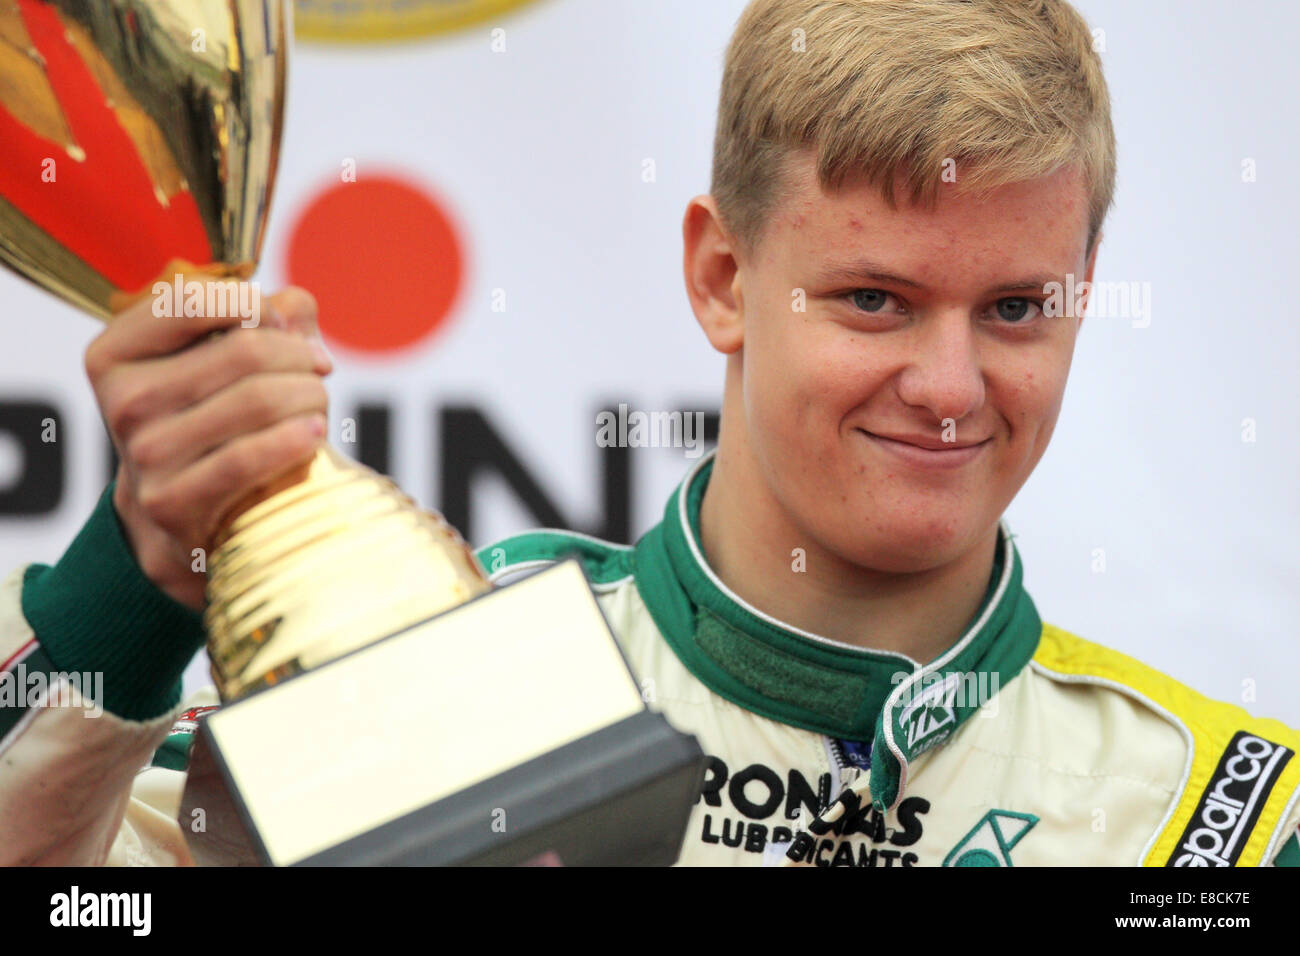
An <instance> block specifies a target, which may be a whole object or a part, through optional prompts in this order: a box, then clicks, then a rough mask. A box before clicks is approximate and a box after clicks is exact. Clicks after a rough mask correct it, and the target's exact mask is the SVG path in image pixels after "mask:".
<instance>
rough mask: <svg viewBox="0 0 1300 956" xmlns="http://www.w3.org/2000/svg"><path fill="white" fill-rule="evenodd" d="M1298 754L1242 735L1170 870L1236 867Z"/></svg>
mask: <svg viewBox="0 0 1300 956" xmlns="http://www.w3.org/2000/svg"><path fill="white" fill-rule="evenodd" d="M1292 756H1294V752H1293V751H1291V750H1289V749H1287V748H1286V747H1283V746H1282V745H1281V744H1275V743H1273V742H1271V741H1268V740H1265V739H1264V738H1263V737H1254V736H1251V735H1250V734H1248V733H1246V732H1245V731H1238V732H1237V733H1236V735H1234V736H1233V738H1232V741H1231V742H1230V743H1229V744H1228V749H1227V750H1225V751H1224V752H1223V757H1222V758H1220V760H1219V766H1218V767H1217V768H1216V769H1215V771H1214V776H1213V777H1211V778H1210V784H1209V786H1208V787H1206V788H1205V792H1204V793H1202V794H1201V802H1200V803H1199V804H1197V806H1196V812H1195V813H1193V814H1192V819H1191V822H1189V823H1188V824H1187V829H1186V830H1184V831H1183V837H1182V839H1181V840H1180V841H1179V845H1178V849H1176V850H1175V851H1174V853H1173V856H1171V857H1170V858H1169V863H1168V864H1166V865H1168V866H1232V865H1233V864H1234V863H1236V862H1237V858H1238V857H1239V856H1241V851H1242V850H1243V849H1244V848H1245V846H1246V841H1247V839H1248V838H1249V836H1250V831H1251V830H1252V829H1253V828H1254V826H1255V821H1256V820H1257V819H1259V812H1260V810H1262V809H1263V808H1264V804H1265V802H1266V801H1267V800H1268V795H1269V791H1271V790H1272V789H1273V785H1274V784H1275V783H1276V782H1277V778H1278V777H1279V776H1281V774H1282V768H1283V767H1285V766H1286V762H1287V761H1288V760H1290V759H1291V757H1292Z"/></svg>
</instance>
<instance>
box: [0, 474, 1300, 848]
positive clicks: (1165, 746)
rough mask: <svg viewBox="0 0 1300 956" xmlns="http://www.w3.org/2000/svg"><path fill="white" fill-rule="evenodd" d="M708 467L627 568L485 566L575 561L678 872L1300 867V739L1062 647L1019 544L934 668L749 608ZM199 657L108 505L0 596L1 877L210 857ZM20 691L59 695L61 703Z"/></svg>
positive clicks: (568, 545) (1082, 650) (498, 560)
mask: <svg viewBox="0 0 1300 956" xmlns="http://www.w3.org/2000/svg"><path fill="white" fill-rule="evenodd" d="M711 468H712V456H707V457H704V458H702V459H701V460H700V462H699V463H697V464H696V465H695V466H694V467H693V468H692V469H691V471H690V473H689V474H688V475H687V476H686V478H685V479H684V480H683V482H682V484H681V485H680V486H679V487H678V489H677V490H676V491H675V492H674V493H673V495H672V497H671V498H670V499H669V501H668V505H667V508H666V510H665V513H664V519H663V521H662V522H661V523H660V524H659V525H657V526H656V527H655V528H653V529H652V530H651V531H650V532H648V533H647V534H646V535H645V536H644V537H642V538H641V539H640V540H639V541H638V542H637V544H636V545H635V546H633V547H627V546H621V545H613V544H609V543H606V542H602V541H598V540H596V539H594V538H590V537H587V536H585V535H580V534H574V533H570V532H565V531H549V530H547V531H537V532H530V533H526V534H522V535H517V536H514V537H511V538H508V539H506V540H504V541H501V542H499V543H497V544H495V545H490V546H488V547H486V548H483V549H482V550H480V551H479V558H480V560H481V561H482V562H483V565H484V567H485V568H488V569H489V570H490V571H491V572H492V575H493V578H494V580H498V581H505V580H508V579H510V578H511V577H513V576H515V575H516V574H518V573H520V572H523V571H527V570H531V569H535V568H539V567H542V566H544V565H545V564H547V563H549V562H552V561H555V560H557V559H560V558H564V557H567V556H570V555H574V554H576V555H577V556H578V557H579V558H580V559H581V561H582V564H583V567H584V568H585V570H586V572H587V575H588V577H589V579H590V580H591V583H592V586H593V588H594V589H595V591H596V594H597V597H598V599H599V602H600V605H601V607H602V609H603V610H604V612H605V615H606V617H607V618H608V620H609V622H610V625H611V627H612V628H613V630H614V632H615V635H616V637H617V638H618V641H619V643H620V645H621V647H622V649H623V651H624V654H625V655H626V657H627V659H628V662H629V664H630V665H631V667H632V670H633V672H634V674H635V675H636V678H637V680H638V682H639V684H640V686H641V688H642V691H643V695H644V697H645V698H646V700H647V702H648V703H649V705H650V706H651V707H652V708H654V709H656V710H659V711H662V712H663V713H664V714H665V716H666V717H667V718H668V720H669V721H670V722H671V723H672V724H673V725H674V726H675V727H677V728H678V729H679V730H682V731H685V732H687V733H691V734H694V735H695V736H696V737H697V738H698V739H699V741H700V744H701V745H702V747H703V749H704V751H705V753H706V754H707V755H708V759H707V766H706V769H705V774H704V780H703V785H702V788H701V792H700V795H699V797H698V799H697V800H696V803H695V806H694V808H693V810H692V813H691V816H690V821H689V824H688V827H687V830H686V835H685V840H684V843H683V846H682V850H681V855H680V857H679V860H678V863H679V864H685V865H746V866H757V865H805V866H808V865H813V866H872V867H890V866H900V867H910V866H1011V865H1020V866H1025V865H1039V866H1041V865H1061V864H1064V865H1083V866H1099V865H1109V866H1130V865H1146V866H1229V865H1235V866H1260V865H1268V864H1273V865H1279V866H1298V865H1300V841H1298V840H1297V835H1296V834H1297V826H1298V825H1300V760H1298V759H1296V751H1297V749H1300V733H1297V731H1295V730H1293V729H1292V728H1290V727H1287V726H1285V725H1284V724H1281V723H1279V722H1277V721H1274V720H1268V719H1262V718H1256V717H1252V716H1251V715H1249V714H1248V713H1246V711H1244V710H1242V709H1241V708H1239V707H1236V706H1233V705H1230V704H1225V703H1219V702H1217V701H1212V700H1209V699H1207V698H1205V697H1203V696H1201V695H1200V694H1198V693H1196V692H1195V691H1192V690H1190V689H1189V688H1187V687H1185V686H1183V685H1182V684H1179V683H1178V682H1176V681H1174V680H1173V679H1171V678H1169V677H1168V676H1166V675H1164V674H1162V673H1160V672H1158V671H1155V670H1153V669H1151V668H1149V667H1146V666H1144V665H1142V664H1140V663H1138V662H1137V661H1134V660H1132V659H1130V658H1128V657H1126V656H1124V655H1122V654H1119V653H1117V652H1115V651H1112V650H1108V649H1106V648H1104V647H1101V646H1098V645H1096V644H1092V643H1089V642H1087V641H1084V640H1082V639H1080V638H1078V637H1075V636H1074V635H1072V634H1069V633H1067V632H1065V631H1063V630H1061V629H1059V628H1057V627H1054V626H1052V625H1050V624H1044V623H1043V622H1042V621H1041V620H1040V618H1039V616H1038V613H1037V611H1036V609H1035V607H1034V604H1033V602H1032V601H1031V600H1030V598H1029V595H1028V594H1027V593H1026V592H1025V590H1024V589H1023V587H1022V585H1021V581H1022V569H1021V563H1020V557H1019V554H1018V553H1017V551H1016V548H1015V545H1014V544H1013V542H1012V540H1011V538H1010V536H1009V534H1008V532H1007V530H1006V527H1005V525H1003V526H1002V528H1001V529H1000V533H999V541H998V553H997V560H996V562H995V566H994V568H993V574H992V575H991V577H990V580H989V585H988V589H987V591H986V594H985V598H984V602H983V604H982V606H981V608H980V610H979V612H978V613H977V614H976V616H975V618H974V620H973V621H972V622H971V623H970V625H969V627H968V628H967V630H966V632H965V633H964V634H963V635H962V637H961V638H960V640H958V642H957V643H956V644H954V645H953V646H952V647H951V648H949V649H948V650H947V651H946V652H945V653H944V654H943V655H941V656H940V657H939V658H937V659H936V660H934V661H931V662H929V663H927V664H925V665H924V666H920V665H919V664H918V663H917V662H915V661H912V660H911V659H909V658H907V657H905V656H903V655H900V654H893V653H884V652H879V651H868V650H863V649H861V648H857V647H852V646H849V645H846V644H841V643H839V642H836V641H832V640H829V639H827V638H824V637H820V636H818V635H815V634H811V633H807V632H804V631H800V630H799V629H797V628H793V627H790V626H788V625H786V624H783V623H782V622H780V621H778V620H775V619H774V618H771V617H769V616H768V615H766V614H764V613H763V612H761V611H759V610H758V609H756V608H754V607H751V606H750V605H748V604H746V603H745V602H744V601H743V600H741V599H740V598H739V597H737V596H736V595H735V594H733V593H732V592H731V591H730V590H729V589H728V588H727V587H726V585H724V584H723V583H722V582H721V581H720V580H719V579H718V578H717V576H716V575H715V574H714V573H713V572H712V570H711V569H710V568H709V566H708V564H707V563H706V561H705V559H704V555H703V551H702V549H701V547H700V543H699V534H698V527H699V525H698V518H699V505H700V500H701V498H702V495H703V491H704V488H705V486H706V485H707V482H708V479H709V474H710V472H711ZM202 641H203V632H202V627H201V620H200V618H199V615H198V614H196V613H195V612H193V611H190V610H189V609H187V608H183V607H181V606H180V605H178V604H176V603H175V602H173V601H171V600H170V599H169V598H168V597H166V596H165V595H163V594H162V593H161V592H159V591H157V590H156V589H155V588H154V587H153V586H152V585H151V584H150V583H149V582H148V580H147V579H146V578H145V577H144V576H143V574H142V573H141V572H140V570H139V568H138V567H137V566H136V564H135V562H134V559H133V558H132V556H131V554H130V551H129V550H128V549H127V546H126V544H125V542H124V540H123V538H122V532H121V528H120V525H119V524H118V521H117V518H116V515H115V513H114V512H113V509H112V504H111V487H110V489H109V490H108V491H106V492H105V494H104V496H103V497H102V498H101V500H100V503H99V506H98V507H97V509H96V511H95V513H94V514H93V515H92V517H91V519H90V521H88V522H87V524H86V526H85V528H83V530H82V532H81V534H80V535H79V536H78V538H77V540H76V541H74V542H73V544H72V545H71V546H70V547H69V549H68V552H67V553H66V554H65V555H64V557H63V558H62V559H61V560H60V562H59V563H58V564H57V565H55V566H53V567H45V566H41V565H32V566H29V567H27V568H23V569H19V570H18V571H16V572H15V573H14V574H13V575H12V576H11V577H10V578H9V579H8V580H7V581H6V582H5V583H4V585H3V587H2V588H0V669H3V670H5V671H8V672H9V677H8V678H6V680H5V683H2V684H0V863H8V864H15V863H17V864H31V863H42V864H54V863H63V864H100V863H109V864H174V863H189V862H192V861H193V858H192V857H191V855H190V851H189V849H188V846H187V843H186V840H185V838H184V835H183V834H184V826H185V824H186V823H187V821H183V820H182V821H179V822H178V821H177V819H176V817H177V809H178V806H179V802H180V794H181V789H182V787H183V784H184V776H185V775H184V768H185V766H186V759H187V754H188V744H189V741H190V740H192V733H193V728H194V720H195V718H196V717H197V716H198V715H199V713H201V711H202V708H203V707H205V706H213V705H215V704H216V697H215V694H214V693H213V692H212V691H211V690H207V691H204V692H201V693H200V694H199V695H197V696H196V697H195V698H193V699H191V700H188V701H186V703H185V705H183V710H182V711H180V712H178V709H177V701H178V699H179V694H180V681H179V678H180V675H181V673H182V671H183V670H184V667H185V665H186V663H187V662H188V660H189V659H190V658H191V657H192V656H193V654H194V653H195V652H196V651H197V650H198V648H199V647H200V646H201V644H202ZM24 673H25V674H26V677H25V681H26V684H25V686H26V688H27V690H28V691H30V689H31V685H32V683H33V678H32V677H31V675H32V674H33V673H39V674H53V675H55V676H54V677H53V678H51V679H50V680H48V681H47V682H46V683H47V684H48V685H49V692H48V693H47V694H46V695H45V698H44V699H43V700H41V699H36V700H33V698H32V695H31V694H30V693H26V694H25V693H24V692H23V686H24V684H23V682H21V681H19V680H18V679H17V678H18V677H20V676H22V675H23V674H24ZM97 674H102V686H101V685H100V684H99V683H98V678H97V677H96V676H95V675H97ZM37 683H39V682H37ZM6 687H7V688H8V689H9V690H8V692H7V693H6V690H5V688H6ZM285 739H286V745H289V746H291V745H292V733H291V732H289V731H287V730H286V731H285ZM413 756H414V755H413ZM199 862H203V861H202V860H200V861H199Z"/></svg>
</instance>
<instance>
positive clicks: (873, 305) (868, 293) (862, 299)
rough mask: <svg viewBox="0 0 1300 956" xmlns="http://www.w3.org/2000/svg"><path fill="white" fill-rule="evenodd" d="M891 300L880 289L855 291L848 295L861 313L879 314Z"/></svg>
mask: <svg viewBox="0 0 1300 956" xmlns="http://www.w3.org/2000/svg"><path fill="white" fill-rule="evenodd" d="M893 298H894V297H893V296H892V295H890V294H889V293H888V292H885V291H883V290H881V289H855V290H853V292H851V293H849V299H850V301H851V302H852V303H853V304H854V305H855V306H856V307H857V308H859V309H861V310H862V311H863V312H879V311H881V310H882V309H884V307H885V303H886V302H888V301H889V300H890V299H893ZM895 301H897V300H895Z"/></svg>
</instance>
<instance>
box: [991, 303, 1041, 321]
mask: <svg viewBox="0 0 1300 956" xmlns="http://www.w3.org/2000/svg"><path fill="white" fill-rule="evenodd" d="M995 308H996V309H997V313H998V318H1000V319H1002V320H1003V321H1004V322H1011V323H1015V324H1023V323H1025V321H1026V317H1028V319H1029V320H1032V319H1033V318H1034V315H1035V313H1040V312H1041V311H1042V310H1041V309H1040V308H1039V306H1038V303H1037V302H1035V301H1034V300H1033V299H1017V298H1010V299H998V301H997V305H996V306H995Z"/></svg>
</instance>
